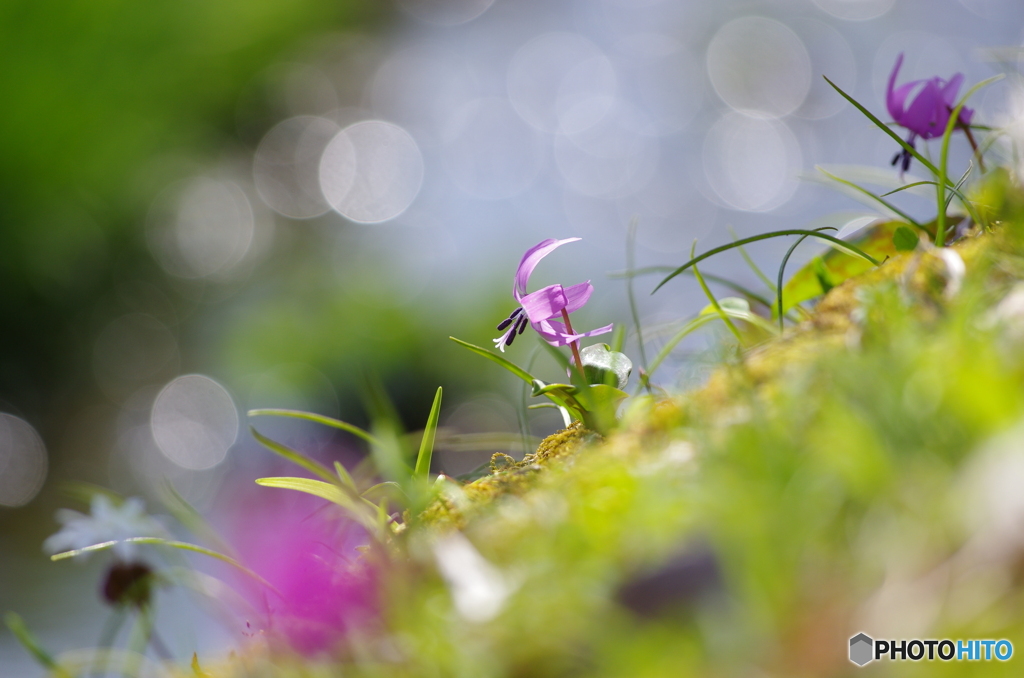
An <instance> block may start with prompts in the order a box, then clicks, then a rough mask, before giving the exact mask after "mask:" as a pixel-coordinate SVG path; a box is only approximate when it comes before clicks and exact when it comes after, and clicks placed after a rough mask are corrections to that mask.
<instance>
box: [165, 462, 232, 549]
mask: <svg viewBox="0 0 1024 678" xmlns="http://www.w3.org/2000/svg"><path fill="white" fill-rule="evenodd" d="M160 490H161V491H160V495H161V497H160V498H161V500H162V501H163V504H164V506H165V507H167V510H168V511H170V512H171V515H173V516H174V517H175V519H177V521H178V522H180V523H181V524H182V525H184V526H185V527H186V528H187V529H188V531H189V532H191V533H192V534H193V535H195V536H196V537H199V538H200V539H202V540H205V541H206V542H208V543H211V544H213V545H214V546H215V547H216V548H217V549H218V550H219V551H222V552H228V551H231V547H230V546H228V544H227V542H225V541H224V539H223V538H222V537H221V536H220V535H219V534H218V533H217V531H216V530H215V529H214V528H213V526H211V525H210V524H209V523H208V522H207V521H206V519H205V518H204V517H203V515H202V514H201V513H200V512H199V511H197V510H196V508H195V507H194V506H192V504H190V503H189V502H188V500H187V499H185V497H183V496H181V494H180V493H179V492H178V490H177V489H176V488H175V487H174V485H172V484H171V481H170V480H167V479H166V478H165V479H164V481H163V483H162V484H161V487H160Z"/></svg>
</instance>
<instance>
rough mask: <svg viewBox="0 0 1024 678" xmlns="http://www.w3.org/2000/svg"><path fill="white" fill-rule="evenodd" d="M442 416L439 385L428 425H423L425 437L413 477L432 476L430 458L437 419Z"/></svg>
mask: <svg viewBox="0 0 1024 678" xmlns="http://www.w3.org/2000/svg"><path fill="white" fill-rule="evenodd" d="M440 417H441V387H440V386H438V387H437V393H436V394H435V395H434V404H433V405H431V406H430V414H429V415H428V416H427V425H426V426H424V427H423V439H422V440H421V441H420V451H419V453H418V454H417V455H416V467H415V468H414V469H413V472H412V474H413V477H416V478H424V479H426V478H428V477H429V476H430V460H431V458H432V457H433V456H434V438H435V437H436V435H437V421H438V419H439V418H440Z"/></svg>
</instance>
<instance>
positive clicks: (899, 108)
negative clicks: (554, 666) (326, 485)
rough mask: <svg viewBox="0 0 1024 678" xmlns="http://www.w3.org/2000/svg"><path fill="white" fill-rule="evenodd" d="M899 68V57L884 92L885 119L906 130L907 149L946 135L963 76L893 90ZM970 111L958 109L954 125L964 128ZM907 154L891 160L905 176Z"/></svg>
mask: <svg viewBox="0 0 1024 678" xmlns="http://www.w3.org/2000/svg"><path fill="white" fill-rule="evenodd" d="M902 65H903V53H902V52H900V55H899V56H898V57H896V65H895V66H894V67H893V69H892V73H891V74H890V75H889V86H888V88H887V89H886V95H885V106H886V108H888V109H889V115H891V116H892V119H893V121H894V122H895V123H896V124H898V125H900V126H902V127H906V128H907V129H908V130H910V138H908V139H907V143H908V144H910V145H911V146H913V145H914V141H915V140H916V139H917V137H921V138H922V139H934V138H935V137H939V136H942V135H943V134H945V132H946V125H947V124H948V123H949V115H950V113H952V111H953V108H954V107H955V106H956V95H957V94H958V93H959V92H960V85H961V84H962V83H963V81H964V76H963V73H957V74H956V75H954V76H953V77H952V78H950V80H949V82H946V81H945V80H943V79H942V78H939V77H934V78H931V79H930V80H914V81H912V82H908V83H906V84H903V85H900V86H899V87H896V76H897V75H899V72H900V66H902ZM921 83H924V85H923V86H921V87H920V89H919V90H918V92H917V94H916V95H915V96H914V99H913V101H911V102H910V104H909V105H908V104H907V99H908V97H909V96H910V93H911V92H913V91H914V90H915V89H916V88H917V87H918V86H919V85H921ZM973 115H974V111H973V110H971V109H970V108H966V107H965V108H962V109H960V115H959V116H958V117H957V124H958V125H960V126H962V127H967V126H968V125H970V124H971V117H972V116H973ZM911 157H912V156H911V155H910V152H909V151H907V150H906V149H904V150H903V151H901V152H899V153H897V154H896V157H894V158H893V159H892V164H893V165H895V164H896V163H897V162H899V161H900V160H901V159H902V160H903V164H902V168H903V171H904V172H906V171H907V170H908V169H909V168H910V159H911Z"/></svg>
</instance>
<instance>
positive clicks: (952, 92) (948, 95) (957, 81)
mask: <svg viewBox="0 0 1024 678" xmlns="http://www.w3.org/2000/svg"><path fill="white" fill-rule="evenodd" d="M963 81H964V74H963V73H957V74H956V75H954V76H953V77H952V78H950V79H949V82H948V83H946V86H945V87H943V88H942V100H943V101H944V102H946V105H947V106H949V107H950V108H953V107H954V106H955V105H956V95H957V93H958V92H959V91H960V85H961V84H962V83H963Z"/></svg>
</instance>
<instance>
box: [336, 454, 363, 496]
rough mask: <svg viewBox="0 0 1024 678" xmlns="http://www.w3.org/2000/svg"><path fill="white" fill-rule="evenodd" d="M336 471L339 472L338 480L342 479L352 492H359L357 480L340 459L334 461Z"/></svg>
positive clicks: (342, 482)
mask: <svg viewBox="0 0 1024 678" xmlns="http://www.w3.org/2000/svg"><path fill="white" fill-rule="evenodd" d="M334 472H335V473H337V474H338V480H340V481H341V484H342V485H344V486H345V487H347V488H348V489H350V490H351V491H352V492H359V489H358V488H357V487H356V481H355V480H353V479H352V474H350V473H349V472H348V470H347V469H346V468H345V467H344V466H342V464H341V462H340V461H335V462H334Z"/></svg>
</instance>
